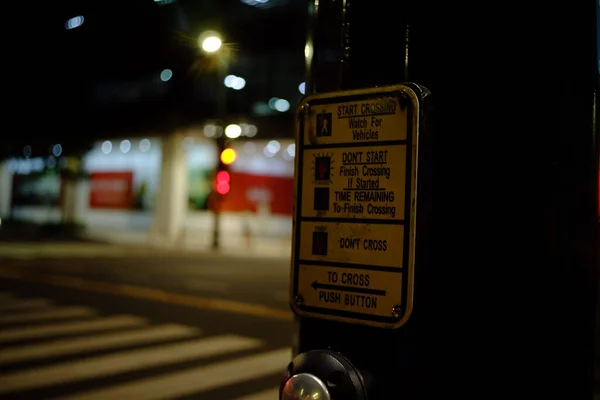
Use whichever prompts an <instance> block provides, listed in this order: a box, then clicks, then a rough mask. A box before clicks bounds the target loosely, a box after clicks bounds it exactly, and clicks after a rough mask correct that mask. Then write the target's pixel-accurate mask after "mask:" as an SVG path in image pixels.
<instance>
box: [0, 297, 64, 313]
mask: <svg viewBox="0 0 600 400" xmlns="http://www.w3.org/2000/svg"><path fill="white" fill-rule="evenodd" d="M51 305H53V303H52V302H51V301H50V300H48V299H14V298H13V299H10V300H9V301H8V302H6V303H2V304H0V311H10V310H21V309H24V308H25V309H27V308H42V307H48V306H51Z"/></svg>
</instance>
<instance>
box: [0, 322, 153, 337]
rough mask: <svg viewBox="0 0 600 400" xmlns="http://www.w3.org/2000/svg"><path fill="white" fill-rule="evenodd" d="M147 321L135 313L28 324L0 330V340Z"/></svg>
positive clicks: (127, 325)
mask: <svg viewBox="0 0 600 400" xmlns="http://www.w3.org/2000/svg"><path fill="white" fill-rule="evenodd" d="M145 323H146V320H145V319H144V318H140V317H135V316H133V315H117V316H113V317H106V318H99V319H94V320H92V321H81V322H65V323H60V324H51V325H40V326H27V327H23V328H13V329H2V330H0V342H11V341H18V340H24V339H36V338H44V337H47V336H51V335H61V334H71V333H83V332H93V331H98V330H103V329H117V328H128V327H132V326H141V325H144V324H145Z"/></svg>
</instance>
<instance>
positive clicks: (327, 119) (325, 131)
mask: <svg viewBox="0 0 600 400" xmlns="http://www.w3.org/2000/svg"><path fill="white" fill-rule="evenodd" d="M331 119H332V114H331V113H321V114H317V137H323V136H331Z"/></svg>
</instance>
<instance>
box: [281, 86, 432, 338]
mask: <svg viewBox="0 0 600 400" xmlns="http://www.w3.org/2000/svg"><path fill="white" fill-rule="evenodd" d="M419 106H420V104H419V97H418V95H417V93H416V92H415V91H414V90H413V89H411V88H410V87H409V86H405V85H396V86H390V87H383V88H373V89H365V90H352V91H344V92H336V93H325V94H317V95H312V96H307V97H306V98H304V99H303V101H302V103H301V104H300V106H299V110H298V126H297V146H296V148H297V157H296V173H295V185H296V199H295V205H296V206H295V215H294V237H293V259H292V268H291V290H290V304H291V307H292V309H293V311H294V312H295V313H296V314H297V315H300V316H307V317H317V318H323V319H331V320H337V321H342V322H349V323H355V324H364V325H370V326H376V327H385V328H398V327H400V326H402V325H403V324H404V323H406V321H407V320H408V318H409V317H410V314H411V312H412V308H413V291H414V247H415V221H416V215H417V210H416V204H417V203H416V187H417V155H418V132H419V112H420V110H419Z"/></svg>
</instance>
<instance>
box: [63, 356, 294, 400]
mask: <svg viewBox="0 0 600 400" xmlns="http://www.w3.org/2000/svg"><path fill="white" fill-rule="evenodd" d="M291 356H292V352H291V349H289V348H285V349H279V350H274V351H270V352H266V353H262V354H257V355H252V356H247V357H243V358H238V359H235V360H230V361H224V362H218V363H213V364H211V365H207V366H203V367H197V368H190V369H187V370H185V371H182V372H175V373H172V374H166V375H162V376H159V377H151V378H146V379H140V380H137V381H134V382H131V383H125V384H122V385H116V386H112V387H109V388H106V389H99V390H96V391H90V392H87V393H79V394H76V395H73V396H72V397H65V398H63V399H62V400H106V399H127V398H132V399H136V400H153V399H157V400H158V399H166V398H175V397H179V396H187V395H192V394H194V393H197V392H202V391H207V390H211V389H216V388H219V387H223V386H227V385H233V384H236V383H240V382H244V381H248V380H251V379H256V378H260V377H263V376H267V375H270V374H275V373H277V372H281V371H283V369H284V368H285V365H286V364H287V363H289V361H290V358H291Z"/></svg>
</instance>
